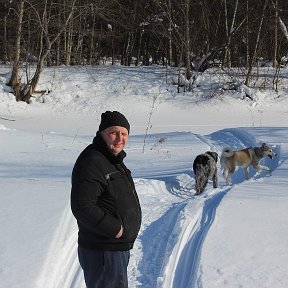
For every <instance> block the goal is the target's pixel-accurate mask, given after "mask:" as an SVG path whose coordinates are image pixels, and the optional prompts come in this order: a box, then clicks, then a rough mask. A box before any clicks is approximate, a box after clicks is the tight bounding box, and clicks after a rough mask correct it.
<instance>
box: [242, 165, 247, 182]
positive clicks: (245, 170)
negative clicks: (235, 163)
mask: <svg viewBox="0 0 288 288" xmlns="http://www.w3.org/2000/svg"><path fill="white" fill-rule="evenodd" d="M243 171H244V176H245V179H246V180H248V167H244V168H243Z"/></svg>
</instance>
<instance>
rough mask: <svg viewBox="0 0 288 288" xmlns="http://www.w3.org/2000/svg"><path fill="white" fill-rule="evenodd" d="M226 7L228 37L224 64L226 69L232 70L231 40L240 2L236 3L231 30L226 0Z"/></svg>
mask: <svg viewBox="0 0 288 288" xmlns="http://www.w3.org/2000/svg"><path fill="white" fill-rule="evenodd" d="M224 6H225V27H226V37H227V43H226V46H225V55H224V61H223V62H224V63H223V66H224V67H228V68H231V66H232V64H231V48H230V45H231V38H232V35H233V31H234V29H235V27H234V26H235V19H236V13H237V9H238V0H236V2H235V8H234V13H233V18H232V23H231V26H230V29H229V25H228V11H227V2H226V0H225V1H224Z"/></svg>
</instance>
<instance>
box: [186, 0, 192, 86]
mask: <svg viewBox="0 0 288 288" xmlns="http://www.w3.org/2000/svg"><path fill="white" fill-rule="evenodd" d="M185 6H186V9H185V11H186V12H185V16H186V17H185V18H186V19H185V56H186V79H188V80H189V79H190V78H191V76H192V73H191V60H190V25H189V11H190V9H189V8H190V1H189V0H186V5H185Z"/></svg>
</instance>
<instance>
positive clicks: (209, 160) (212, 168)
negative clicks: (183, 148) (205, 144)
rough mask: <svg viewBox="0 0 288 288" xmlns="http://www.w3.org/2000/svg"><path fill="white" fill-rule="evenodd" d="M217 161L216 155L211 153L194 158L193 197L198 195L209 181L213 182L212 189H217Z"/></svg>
mask: <svg viewBox="0 0 288 288" xmlns="http://www.w3.org/2000/svg"><path fill="white" fill-rule="evenodd" d="M217 161H218V154H217V153H216V152H211V151H207V152H206V153H204V154H200V155H198V156H197V157H196V158H195V160H194V163H193V171H194V174H195V190H196V193H195V195H199V194H201V193H202V192H203V191H204V189H205V187H206V186H207V183H208V180H209V179H211V180H212V181H213V188H217V187H218V176H217Z"/></svg>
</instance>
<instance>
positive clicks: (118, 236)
mask: <svg viewBox="0 0 288 288" xmlns="http://www.w3.org/2000/svg"><path fill="white" fill-rule="evenodd" d="M122 235H123V226H122V225H121V228H120V230H119V232H118V233H117V235H116V238H120V237H121V236H122Z"/></svg>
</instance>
